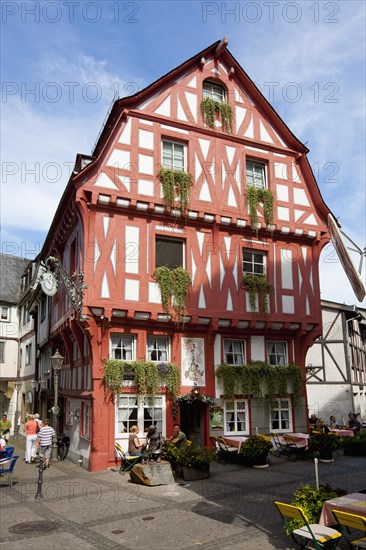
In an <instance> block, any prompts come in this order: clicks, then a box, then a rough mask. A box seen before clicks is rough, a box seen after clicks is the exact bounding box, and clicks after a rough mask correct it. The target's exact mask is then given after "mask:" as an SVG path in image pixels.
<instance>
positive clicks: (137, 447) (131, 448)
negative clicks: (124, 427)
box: [128, 426, 144, 458]
mask: <svg viewBox="0 0 366 550" xmlns="http://www.w3.org/2000/svg"><path fill="white" fill-rule="evenodd" d="M139 431H140V430H139V428H138V426H131V430H130V435H129V436H128V454H129V455H130V456H139V457H140V458H143V456H142V452H141V451H142V450H143V448H144V445H141V443H140V440H139V438H138V437H137V434H138V433H139Z"/></svg>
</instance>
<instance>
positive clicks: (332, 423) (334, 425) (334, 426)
mask: <svg viewBox="0 0 366 550" xmlns="http://www.w3.org/2000/svg"><path fill="white" fill-rule="evenodd" d="M328 428H329V429H330V430H337V429H338V424H337V422H336V419H335V416H333V415H332V416H331V417H330V418H329V422H328Z"/></svg>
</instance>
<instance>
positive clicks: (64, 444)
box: [57, 434, 70, 460]
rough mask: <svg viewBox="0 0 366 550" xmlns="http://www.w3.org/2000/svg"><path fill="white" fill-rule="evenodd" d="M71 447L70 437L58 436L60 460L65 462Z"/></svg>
mask: <svg viewBox="0 0 366 550" xmlns="http://www.w3.org/2000/svg"><path fill="white" fill-rule="evenodd" d="M69 447H70V438H69V436H68V435H63V434H61V435H58V436H57V458H58V460H65V458H66V456H67V453H68V450H69Z"/></svg>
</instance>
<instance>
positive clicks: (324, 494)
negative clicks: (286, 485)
mask: <svg viewBox="0 0 366 550" xmlns="http://www.w3.org/2000/svg"><path fill="white" fill-rule="evenodd" d="M345 494H347V491H345V490H344V489H332V487H330V485H320V487H319V491H318V490H317V488H316V487H312V485H310V484H309V483H300V485H299V487H298V488H297V489H296V491H295V492H294V496H295V499H294V501H293V502H292V504H293V505H294V506H298V507H299V508H301V509H302V511H303V512H304V514H305V516H306V518H307V520H308V523H319V519H320V514H321V511H322V508H323V504H324V502H325V501H326V500H331V499H332V498H338V497H340V496H343V495H345ZM303 525H304V523H303V522H302V521H300V520H297V519H296V520H291V521H289V522H288V523H287V525H286V532H287V534H288V535H289V534H290V533H291V532H292V531H293V530H294V529H298V528H299V527H302V526H303Z"/></svg>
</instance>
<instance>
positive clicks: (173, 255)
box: [155, 236, 184, 269]
mask: <svg viewBox="0 0 366 550" xmlns="http://www.w3.org/2000/svg"><path fill="white" fill-rule="evenodd" d="M161 266H166V267H168V268H169V269H175V268H176V267H184V241H183V239H167V238H164V237H160V236H156V240H155V267H161Z"/></svg>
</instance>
